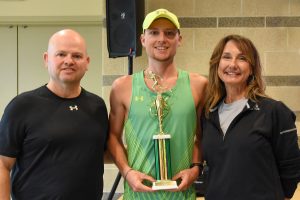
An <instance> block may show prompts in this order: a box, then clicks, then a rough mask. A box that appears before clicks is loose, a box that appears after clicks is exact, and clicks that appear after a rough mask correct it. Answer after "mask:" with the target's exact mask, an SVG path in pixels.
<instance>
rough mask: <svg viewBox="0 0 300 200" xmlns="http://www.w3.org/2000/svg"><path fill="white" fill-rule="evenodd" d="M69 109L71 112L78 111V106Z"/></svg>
mask: <svg viewBox="0 0 300 200" xmlns="http://www.w3.org/2000/svg"><path fill="white" fill-rule="evenodd" d="M69 108H70V110H71V111H73V110H78V106H77V105H74V106H69Z"/></svg>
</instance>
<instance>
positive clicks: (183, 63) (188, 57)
mask: <svg viewBox="0 0 300 200" xmlns="http://www.w3.org/2000/svg"><path fill="white" fill-rule="evenodd" d="M209 58H210V53H205V52H190V53H188V54H177V56H176V57H175V62H176V66H177V67H178V68H181V69H184V70H186V71H189V72H197V73H199V74H202V75H208V70H209Z"/></svg>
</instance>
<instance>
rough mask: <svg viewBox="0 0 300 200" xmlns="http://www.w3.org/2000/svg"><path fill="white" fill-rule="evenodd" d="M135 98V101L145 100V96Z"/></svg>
mask: <svg viewBox="0 0 300 200" xmlns="http://www.w3.org/2000/svg"><path fill="white" fill-rule="evenodd" d="M134 100H135V101H144V96H135V97H134Z"/></svg>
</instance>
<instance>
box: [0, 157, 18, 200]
mask: <svg viewBox="0 0 300 200" xmlns="http://www.w3.org/2000/svg"><path fill="white" fill-rule="evenodd" d="M15 162H16V159H15V158H10V157H6V156H2V155H0V200H10V171H11V169H12V167H13V166H14V164H15Z"/></svg>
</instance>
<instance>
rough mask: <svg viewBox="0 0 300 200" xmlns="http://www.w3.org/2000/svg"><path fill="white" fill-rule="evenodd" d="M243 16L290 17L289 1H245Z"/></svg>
mask: <svg viewBox="0 0 300 200" xmlns="http://www.w3.org/2000/svg"><path fill="white" fill-rule="evenodd" d="M242 13H243V16H288V15H289V1H288V0H263V1H262V0H243V5H242Z"/></svg>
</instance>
